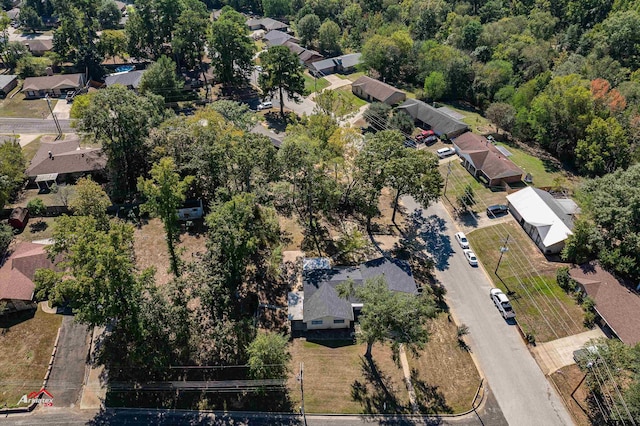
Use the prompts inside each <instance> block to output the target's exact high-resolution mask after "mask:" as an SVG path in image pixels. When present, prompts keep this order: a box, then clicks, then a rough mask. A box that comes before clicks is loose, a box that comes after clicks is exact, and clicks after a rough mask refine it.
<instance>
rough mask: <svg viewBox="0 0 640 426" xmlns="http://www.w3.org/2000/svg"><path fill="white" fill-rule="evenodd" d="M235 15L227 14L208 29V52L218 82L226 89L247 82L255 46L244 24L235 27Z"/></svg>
mask: <svg viewBox="0 0 640 426" xmlns="http://www.w3.org/2000/svg"><path fill="white" fill-rule="evenodd" d="M238 15H239V14H238V12H236V11H234V10H228V11H225V12H223V13H222V15H221V16H220V18H219V19H218V20H217V21H215V22H214V23H213V25H212V26H211V38H210V39H209V49H210V54H211V59H212V61H213V62H212V65H213V68H214V70H215V72H216V75H217V77H218V80H219V81H220V82H221V83H223V84H227V85H233V84H237V83H242V82H244V81H246V80H247V78H248V76H249V73H250V72H251V69H252V66H253V53H254V51H255V45H254V44H253V42H252V41H251V39H250V38H249V36H248V34H247V29H246V26H245V25H244V23H242V24H240V23H238V19H237V16H238Z"/></svg>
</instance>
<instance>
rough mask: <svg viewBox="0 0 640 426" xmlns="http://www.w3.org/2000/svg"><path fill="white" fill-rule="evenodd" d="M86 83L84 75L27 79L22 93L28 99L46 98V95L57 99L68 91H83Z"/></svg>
mask: <svg viewBox="0 0 640 426" xmlns="http://www.w3.org/2000/svg"><path fill="white" fill-rule="evenodd" d="M85 83H86V81H85V78H84V74H61V75H48V76H45V77H27V78H25V79H24V83H23V85H22V93H24V95H25V98H26V99H37V98H44V97H45V96H46V95H49V96H52V97H56V98H57V97H59V96H62V95H64V94H66V93H67V92H68V91H74V92H76V91H78V90H80V89H82V88H83V87H84V85H85Z"/></svg>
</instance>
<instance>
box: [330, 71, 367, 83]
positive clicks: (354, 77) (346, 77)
mask: <svg viewBox="0 0 640 426" xmlns="http://www.w3.org/2000/svg"><path fill="white" fill-rule="evenodd" d="M335 75H337V76H338V77H340V78H341V79H343V80H351V81H356V80H357V79H359V78H360V77H362V76H363V75H365V73H364V71H359V72H352V73H351V74H335Z"/></svg>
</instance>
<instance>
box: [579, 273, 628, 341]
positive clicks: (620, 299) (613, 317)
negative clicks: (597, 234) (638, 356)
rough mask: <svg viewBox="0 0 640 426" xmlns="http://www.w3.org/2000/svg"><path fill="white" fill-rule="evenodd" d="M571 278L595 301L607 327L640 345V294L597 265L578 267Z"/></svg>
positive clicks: (623, 339) (619, 336) (622, 337)
mask: <svg viewBox="0 0 640 426" xmlns="http://www.w3.org/2000/svg"><path fill="white" fill-rule="evenodd" d="M569 275H571V278H573V279H574V280H575V281H576V282H577V283H578V285H579V286H580V288H581V289H582V290H583V291H584V292H585V293H586V294H587V295H588V296H589V297H590V298H592V299H593V301H594V302H595V310H596V313H597V314H598V315H599V316H600V318H601V319H602V321H604V323H605V326H606V328H608V329H610V330H611V332H612V333H613V334H614V335H616V336H617V337H618V338H619V339H620V340H621V341H623V342H624V343H626V344H627V345H632V346H633V345H636V344H637V343H640V295H638V293H636V292H633V291H631V289H629V288H627V287H625V286H624V285H623V284H622V283H621V282H620V281H618V280H617V279H616V278H615V277H614V276H613V275H611V274H610V273H608V272H607V271H605V270H604V269H602V267H600V265H598V264H597V263H596V262H590V263H585V264H583V265H580V266H574V267H573V268H571V269H570V270H569Z"/></svg>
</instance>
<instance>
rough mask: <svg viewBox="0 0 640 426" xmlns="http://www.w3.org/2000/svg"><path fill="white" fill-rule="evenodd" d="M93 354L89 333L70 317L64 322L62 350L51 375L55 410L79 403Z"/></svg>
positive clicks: (60, 345)
mask: <svg viewBox="0 0 640 426" xmlns="http://www.w3.org/2000/svg"><path fill="white" fill-rule="evenodd" d="M88 351H89V330H88V329H87V327H86V326H84V325H80V324H77V323H76V322H75V321H74V320H73V317H72V316H70V315H67V316H65V317H64V319H63V320H62V329H61V330H60V340H58V351H57V352H56V357H55V360H54V361H53V368H52V369H51V375H50V376H49V383H48V384H47V390H48V391H49V392H51V393H52V394H53V406H54V407H73V406H75V405H76V404H77V403H78V398H79V396H80V389H81V388H82V383H83V381H84V375H85V365H86V361H87V354H88Z"/></svg>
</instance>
